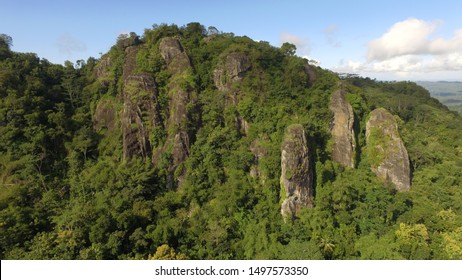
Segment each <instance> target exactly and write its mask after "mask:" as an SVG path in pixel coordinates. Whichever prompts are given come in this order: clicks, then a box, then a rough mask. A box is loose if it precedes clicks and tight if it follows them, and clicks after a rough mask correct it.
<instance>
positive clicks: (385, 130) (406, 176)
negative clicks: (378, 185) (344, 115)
mask: <svg viewBox="0 0 462 280" xmlns="http://www.w3.org/2000/svg"><path fill="white" fill-rule="evenodd" d="M366 142H367V152H368V158H369V161H370V163H371V169H372V171H373V172H374V173H375V174H376V175H377V176H378V177H379V178H381V179H382V180H384V181H385V182H389V183H393V184H394V185H395V188H396V190H397V191H399V192H402V191H408V190H410V188H411V171H410V165H409V156H408V153H407V150H406V147H405V146H404V143H403V141H402V140H401V137H400V135H399V132H398V126H397V124H396V120H395V119H394V117H393V115H392V114H390V113H389V112H388V111H387V110H385V109H384V108H378V109H375V110H374V111H372V112H371V113H370V115H369V120H368V121H367V125H366Z"/></svg>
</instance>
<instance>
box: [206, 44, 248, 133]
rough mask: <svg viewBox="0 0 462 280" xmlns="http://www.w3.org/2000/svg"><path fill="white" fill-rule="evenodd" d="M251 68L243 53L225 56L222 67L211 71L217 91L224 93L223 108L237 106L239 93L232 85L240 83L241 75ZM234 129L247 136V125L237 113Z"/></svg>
mask: <svg viewBox="0 0 462 280" xmlns="http://www.w3.org/2000/svg"><path fill="white" fill-rule="evenodd" d="M250 67H251V63H250V59H249V57H248V56H247V55H246V54H244V53H238V52H233V53H230V54H228V55H227V56H226V58H225V60H224V63H223V65H220V66H219V67H217V69H215V70H214V71H213V81H214V84H215V86H216V87H217V89H218V90H219V91H222V92H225V94H226V95H225V101H224V107H225V108H226V107H228V106H237V105H238V104H239V95H240V92H239V91H237V90H235V89H233V84H235V83H238V82H241V81H242V78H243V75H244V73H245V72H246V71H248V70H249V69H250ZM235 123H236V128H237V130H239V131H240V132H241V133H243V134H248V131H249V127H250V126H249V123H248V122H247V121H246V120H245V119H244V118H243V117H242V116H241V115H240V114H239V113H238V114H237V116H236V119H235Z"/></svg>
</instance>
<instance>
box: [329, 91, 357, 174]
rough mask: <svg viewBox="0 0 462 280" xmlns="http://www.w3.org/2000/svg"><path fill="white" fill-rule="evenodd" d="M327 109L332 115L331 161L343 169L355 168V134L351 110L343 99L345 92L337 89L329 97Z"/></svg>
mask: <svg viewBox="0 0 462 280" xmlns="http://www.w3.org/2000/svg"><path fill="white" fill-rule="evenodd" d="M329 109H330V110H331V112H332V114H333V118H332V123H331V129H330V132H331V135H332V140H333V146H332V159H333V160H334V161H336V162H338V163H340V164H341V165H343V166H345V167H350V168H354V167H355V147H356V141H355V133H354V130H353V125H354V113H353V108H352V107H351V105H350V104H349V103H348V101H347V100H346V98H345V91H344V90H343V89H339V90H337V91H335V92H334V94H333V95H332V97H331V101H330V104H329Z"/></svg>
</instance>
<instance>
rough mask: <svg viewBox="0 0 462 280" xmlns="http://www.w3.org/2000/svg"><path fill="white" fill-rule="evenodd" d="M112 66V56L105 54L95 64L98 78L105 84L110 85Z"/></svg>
mask: <svg viewBox="0 0 462 280" xmlns="http://www.w3.org/2000/svg"><path fill="white" fill-rule="evenodd" d="M111 67H112V61H111V57H110V56H103V57H102V58H101V61H100V62H99V63H98V65H97V66H95V74H96V78H97V79H99V80H100V81H101V83H102V84H103V85H105V86H108V85H109V84H110V83H111V82H113V81H111V78H110V76H111V75H110V72H109V69H110V68H111Z"/></svg>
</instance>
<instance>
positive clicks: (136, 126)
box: [122, 74, 160, 160]
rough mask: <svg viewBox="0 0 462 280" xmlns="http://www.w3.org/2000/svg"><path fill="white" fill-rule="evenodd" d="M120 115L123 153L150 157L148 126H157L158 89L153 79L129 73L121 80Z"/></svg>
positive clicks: (130, 155)
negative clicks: (123, 81) (121, 105)
mask: <svg viewBox="0 0 462 280" xmlns="http://www.w3.org/2000/svg"><path fill="white" fill-rule="evenodd" d="M123 92H124V94H123V101H124V110H123V114H122V139H123V156H124V159H125V160H129V159H131V158H132V157H133V156H134V155H135V154H138V155H141V156H142V157H144V158H150V157H151V144H150V142H149V128H152V127H154V126H157V125H160V116H159V113H158V110H157V89H156V85H155V83H154V79H153V78H152V77H151V76H149V75H147V74H141V75H131V76H128V77H127V79H125V83H124V91H123Z"/></svg>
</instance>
